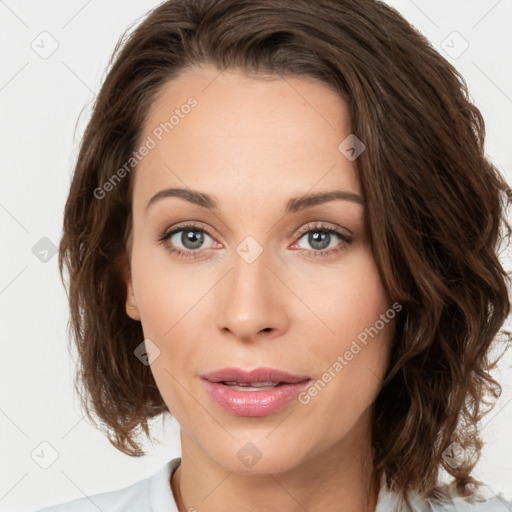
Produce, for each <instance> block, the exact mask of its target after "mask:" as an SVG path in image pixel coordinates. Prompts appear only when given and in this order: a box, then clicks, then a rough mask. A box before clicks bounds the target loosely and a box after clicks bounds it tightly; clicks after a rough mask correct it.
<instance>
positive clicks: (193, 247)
mask: <svg viewBox="0 0 512 512" xmlns="http://www.w3.org/2000/svg"><path fill="white" fill-rule="evenodd" d="M206 238H209V239H210V240H212V241H213V238H212V237H211V236H210V234H209V233H208V232H207V231H206V230H205V229H203V228H199V227H198V225H197V224H194V223H187V224H183V225H181V226H177V227H175V228H173V229H172V230H171V231H166V232H164V233H162V234H161V235H160V236H159V237H158V241H159V242H162V243H164V245H165V246H166V248H167V249H168V250H169V251H170V252H171V253H174V254H176V255H177V256H178V257H180V258H192V259H194V258H197V257H199V256H201V255H202V254H203V252H204V251H206V250H208V249H209V248H205V247H203V245H204V243H205V240H206Z"/></svg>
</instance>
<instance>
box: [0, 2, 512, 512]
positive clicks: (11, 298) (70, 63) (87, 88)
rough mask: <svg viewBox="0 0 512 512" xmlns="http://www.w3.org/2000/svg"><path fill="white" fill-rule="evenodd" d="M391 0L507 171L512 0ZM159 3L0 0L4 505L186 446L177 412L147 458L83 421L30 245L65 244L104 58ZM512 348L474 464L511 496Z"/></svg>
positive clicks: (122, 473) (46, 281)
mask: <svg viewBox="0 0 512 512" xmlns="http://www.w3.org/2000/svg"><path fill="white" fill-rule="evenodd" d="M388 3H389V4H390V5H392V6H394V7H396V8H397V9H398V10H399V11H400V12H401V13H402V14H403V15H404V16H405V17H406V18H407V19H408V20H409V21H410V22H411V23H412V24H413V25H415V26H416V27H417V28H418V29H419V30H420V31H421V32H423V33H424V34H425V35H426V36H427V37H428V38H429V40H430V41H431V42H432V44H433V45H434V46H435V47H436V48H437V49H439V51H440V52H441V53H442V54H443V55H445V56H446V58H447V59H448V60H450V61H451V62H452V63H453V64H454V65H455V66H456V67H457V68H458V69H459V70H460V71H461V72H462V74H463V76H464V77H465V78H466V80H467V82H468V86H469V90H470V93H471V97H472V98H473V101H474V102H475V103H476V104H477V106H478V107H479V108H480V109H481V111H482V113H483V115H484V118H485V120H486V127H487V144H486V149H487V153H488V155H489V156H490V157H491V158H492V159H493V161H494V162H495V163H496V164H497V165H498V167H499V168H500V169H501V170H502V171H503V172H504V173H505V175H506V177H507V179H508V180H509V181H512V180H511V177H512V145H511V144H510V135H511V133H512V130H511V124H512V122H511V119H512V80H511V78H512V64H511V63H512V31H511V30H510V27H511V23H512V0H479V1H478V0H471V1H468V0H457V1H455V0H451V1H450V2H446V1H445V0H415V1H412V0H393V1H389V2H388ZM156 5H158V4H157V3H156V2H155V1H151V0H138V1H136V2H135V1H133V0H132V1H121V0H115V1H114V0H111V1H109V2H105V1H103V2H100V1H99V0H89V1H86V0H73V1H69V0H68V1H67V2H64V1H58V0H47V1H45V2H36V1H27V0H6V1H5V2H4V1H0V45H1V48H2V66H1V69H0V106H1V124H0V129H1V135H0V145H1V146H0V154H1V162H2V165H1V167H0V173H1V180H2V181H1V183H2V187H1V189H0V229H1V237H2V238H1V239H2V264H1V267H0V311H1V320H2V324H1V332H2V345H1V346H2V357H0V376H1V387H0V432H1V438H0V461H1V468H0V511H12V512H27V511H29V510H33V509H35V508H41V507H43V506H46V505H49V504H53V503H57V502H64V501H68V500H70V499H73V498H78V497H82V496H84V494H88V495H90V494H94V493H97V492H102V491H108V490H113V489H115V488H120V487H123V486H125V485H128V484H129V483H131V482H134V481H136V480H139V479H141V478H143V477H145V476H149V475H151V474H153V473H154V472H155V471H156V470H158V469H159V468H160V467H161V466H162V465H163V464H165V462H166V461H168V460H169V459H171V458H174V457H176V456H179V455H180V448H179V437H178V432H179V429H178V425H177V423H176V421H175V420H172V421H171V422H167V423H166V426H165V427H162V425H161V423H160V421H157V422H155V433H156V437H157V439H160V440H161V444H160V445H159V444H155V445H154V446H151V445H145V447H146V448H147V449H148V450H149V455H148V456H147V457H144V458H139V459H137V458H131V457H129V456H127V455H124V454H122V453H121V452H119V451H117V450H116V449H115V448H113V447H112V446H111V445H110V444H109V443H108V441H107V440H106V438H104V437H103V436H102V435H101V434H100V433H99V432H98V431H97V430H96V429H95V428H94V427H93V426H91V425H90V424H89V423H88V422H87V421H86V420H85V419H82V418H83V413H82V412H81V411H80V408H79V402H78V398H77V397H76V396H74V392H73V387H72V378H73V374H74V355H73V354H72V357H71V358H70V356H69V354H68V348H67V343H68V342H67V335H66V324H67V320H68V306H67V302H66V296H65V292H64V289H63V287H62V284H61V282H60V278H59V275H58V270H57V256H53V257H51V258H50V259H49V261H47V262H46V263H43V262H42V261H40V260H39V259H38V258H37V257H36V256H35V255H34V254H33V252H32V247H33V246H34V245H35V244H36V243H37V242H38V241H39V240H40V239H41V238H43V237H47V238H48V239H49V240H51V241H52V242H53V244H55V246H57V245H58V243H59V239H60V233H61V226H62V213H63V207H64V203H65V200H66V197H67V191H68V187H69V183H70V174H71V171H72V169H73V165H74V162H75V158H76V154H77V146H78V141H79V140H80V137H81V135H82V133H83V130H84V128H85V125H86V122H87V120H88V116H89V114H90V106H91V101H92V100H93V99H94V96H95V93H96V92H97V91H98V90H99V87H100V85H101V81H102V79H103V78H104V76H105V71H106V66H107V61H108V58H109V57H110V54H111V52H112V50H113V48H114V46H115V43H116V42H117V39H118V37H119V36H120V35H121V34H122V32H123V31H124V30H125V29H126V28H128V27H129V26H130V25H131V24H132V23H134V22H136V21H138V20H140V18H141V17H142V16H144V14H145V13H146V12H147V11H149V10H151V9H153V8H154V7H156ZM43 31H46V32H48V33H49V34H50V35H51V37H52V38H53V39H55V40H56V41H57V43H58V48H57V50H56V51H55V52H54V53H53V54H52V55H51V56H49V57H48V58H46V59H43V58H41V57H40V56H39V55H38V54H37V53H36V52H35V51H34V50H33V49H32V47H31V45H32V44H36V43H37V42H38V41H40V39H38V37H39V38H40V37H46V38H48V37H49V36H40V34H41V32H43ZM453 31H457V32H458V33H459V34H460V36H462V38H464V40H466V41H467V43H468V44H469V47H468V49H467V50H466V51H465V52H464V53H462V54H461V55H460V56H457V57H456V58H453V55H452V56H450V55H448V54H446V53H445V51H444V49H443V47H445V46H446V44H447V43H448V44H450V45H451V46H452V47H453V48H452V50H451V52H452V54H453V52H459V51H460V50H461V49H462V48H463V47H462V46H460V45H461V44H464V42H463V40H462V39H461V38H460V37H459V36H457V35H455V36H454V35H453V34H452V32H453ZM447 38H448V39H447ZM34 40H35V41H36V43H33V41H34ZM46 41H47V43H48V44H46V48H49V47H50V46H49V44H51V41H50V39H47V40H46ZM443 41H445V43H443ZM79 116H80V117H79ZM506 265H507V266H506V268H507V270H510V268H511V266H510V265H509V264H508V263H507V262H506ZM511 352H512V351H511V350H509V351H508V353H507V354H506V356H505V357H504V358H503V360H502V362H501V364H500V369H501V371H499V372H496V373H495V376H496V378H497V379H498V380H499V381H500V382H501V383H502V384H503V388H504V389H503V394H502V396H501V398H500V399H499V401H498V402H497V404H496V407H495V409H494V410H493V411H492V412H491V413H490V414H489V416H488V417H487V418H486V419H485V420H484V424H485V428H484V430H483V437H484V440H485V441H486V446H485V448H484V451H483V454H482V457H481V459H480V461H479V463H478V465H477V467H476V470H475V475H476V476H477V477H478V478H480V479H483V480H484V481H485V482H486V483H487V485H488V489H489V492H496V493H497V492H499V491H501V492H502V493H503V495H504V496H505V497H507V498H508V499H510V498H511V497H512V440H511V438H510V435H509V433H510V425H511V424H512V404H510V402H511V401H512V357H510V356H511V354H510V353H511ZM43 441H46V442H48V443H50V444H51V445H52V446H53V447H54V449H55V450H56V451H57V453H58V458H57V459H56V461H55V462H54V463H53V464H52V465H51V466H50V467H49V468H48V469H42V468H41V467H40V466H39V465H38V464H36V462H35V461H34V460H33V459H32V458H31V453H32V452H33V450H34V449H36V448H38V447H39V445H40V443H41V442H43ZM40 450H41V448H39V452H40ZM43 452H45V453H46V454H48V453H50V451H49V450H43ZM40 453H41V452H40ZM45 456H47V455H45Z"/></svg>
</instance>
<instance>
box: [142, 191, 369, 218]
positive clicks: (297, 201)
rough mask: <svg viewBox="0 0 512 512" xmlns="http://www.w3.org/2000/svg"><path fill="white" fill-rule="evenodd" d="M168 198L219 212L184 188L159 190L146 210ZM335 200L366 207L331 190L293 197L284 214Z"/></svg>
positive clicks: (207, 198)
mask: <svg viewBox="0 0 512 512" xmlns="http://www.w3.org/2000/svg"><path fill="white" fill-rule="evenodd" d="M168 197H179V198H181V199H185V200H186V201H188V202H190V203H192V204H195V205H197V206H201V207H202V208H206V209H208V210H212V211H219V207H218V204H217V201H216V200H215V199H214V198H213V197H212V196H211V195H209V194H206V193H204V192H199V191H197V190H192V189H185V188H166V189H164V190H160V191H159V192H157V193H156V194H155V195H154V196H153V197H152V198H151V199H150V200H149V202H148V204H147V205H146V210H147V209H148V208H149V207H150V206H151V205H152V204H154V203H156V202H157V201H160V200H162V199H165V198H168ZM335 200H343V201H351V202H354V203H357V204H360V205H363V206H365V205H366V201H365V200H364V199H363V198H362V197H361V196H360V195H359V194H355V193H353V192H346V191H344V190H331V191H328V192H318V193H315V194H306V195H303V196H300V197H294V198H292V199H290V200H289V201H288V203H287V204H286V209H285V213H294V212H297V211H299V210H304V209H306V208H310V207H312V206H316V205H318V204H322V203H327V202H329V201H335Z"/></svg>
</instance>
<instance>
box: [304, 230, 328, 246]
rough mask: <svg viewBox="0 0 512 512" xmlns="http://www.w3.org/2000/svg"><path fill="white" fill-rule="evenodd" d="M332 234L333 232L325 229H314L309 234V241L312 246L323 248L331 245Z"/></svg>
mask: <svg viewBox="0 0 512 512" xmlns="http://www.w3.org/2000/svg"><path fill="white" fill-rule="evenodd" d="M330 236H331V234H330V233H327V232H325V231H314V232H312V233H311V234H310V235H309V243H310V244H311V247H313V248H315V249H320V250H322V249H325V248H326V247H328V246H329V241H330V240H329V239H330ZM326 242H327V243H326Z"/></svg>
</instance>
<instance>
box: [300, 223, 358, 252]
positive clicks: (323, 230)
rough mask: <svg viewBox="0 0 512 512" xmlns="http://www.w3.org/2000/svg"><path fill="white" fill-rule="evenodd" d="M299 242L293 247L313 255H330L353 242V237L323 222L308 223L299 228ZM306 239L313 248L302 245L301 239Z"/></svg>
mask: <svg viewBox="0 0 512 512" xmlns="http://www.w3.org/2000/svg"><path fill="white" fill-rule="evenodd" d="M296 236H298V237H300V238H299V242H298V243H296V244H294V246H293V247H296V246H298V248H299V249H301V250H305V251H306V252H307V253H308V254H310V255H312V256H315V257H316V256H330V255H332V254H336V253H338V252H340V251H342V250H344V249H345V248H346V247H347V246H348V245H350V244H351V243H352V238H351V237H350V236H349V235H348V234H346V233H343V232H342V231H341V230H338V229H335V228H331V227H329V226H327V225H325V224H323V223H317V224H314V225H313V226H312V225H311V224H308V225H307V226H304V227H303V228H301V229H300V230H299V232H298V233H297V235H296ZM301 240H305V241H306V243H307V244H309V246H310V247H312V249H308V248H304V247H302V246H301V244H300V241H301Z"/></svg>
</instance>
